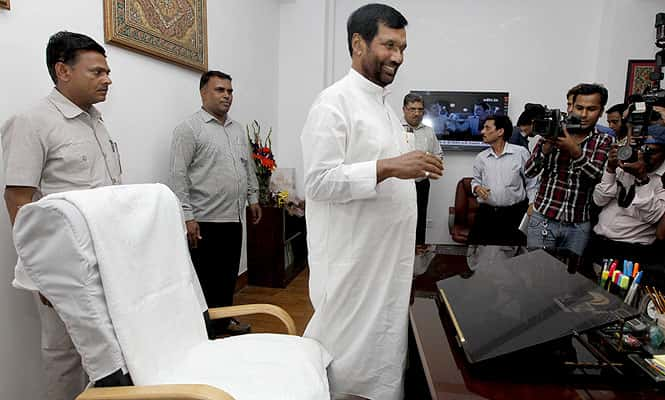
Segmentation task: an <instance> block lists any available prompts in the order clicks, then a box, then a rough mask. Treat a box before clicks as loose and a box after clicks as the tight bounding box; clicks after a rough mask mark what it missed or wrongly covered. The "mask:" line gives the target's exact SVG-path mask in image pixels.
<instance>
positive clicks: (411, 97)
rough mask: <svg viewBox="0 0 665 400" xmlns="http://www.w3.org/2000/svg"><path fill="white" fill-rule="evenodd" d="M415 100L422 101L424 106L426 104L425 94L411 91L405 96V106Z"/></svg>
mask: <svg viewBox="0 0 665 400" xmlns="http://www.w3.org/2000/svg"><path fill="white" fill-rule="evenodd" d="M414 102H418V103H422V105H423V106H424V105H425V100H423V96H421V95H419V94H415V93H409V94H407V95H406V96H404V104H403V106H404V107H406V105H407V104H409V103H414Z"/></svg>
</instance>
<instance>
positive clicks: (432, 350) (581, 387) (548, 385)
mask: <svg viewBox="0 0 665 400" xmlns="http://www.w3.org/2000/svg"><path fill="white" fill-rule="evenodd" d="M464 259H465V257H463V256H450V257H448V258H446V257H439V259H438V260H435V261H434V262H433V263H432V265H431V268H430V269H429V270H428V272H427V273H426V274H425V276H423V277H421V278H419V281H418V282H417V285H416V289H417V291H416V293H417V297H415V299H414V301H413V305H412V306H411V309H410V313H409V318H410V330H411V332H410V334H411V335H412V343H414V346H413V347H412V348H410V349H409V351H410V353H411V354H412V356H414V355H415V356H416V357H415V358H416V359H418V363H419V364H420V366H421V367H422V372H423V374H424V376H425V380H426V384H427V386H428V389H429V394H430V395H431V398H432V399H441V400H443V399H446V400H447V399H511V400H513V399H538V400H540V399H636V398H639V399H663V398H665V392H662V391H661V392H659V391H658V390H656V389H655V388H654V387H653V386H651V385H649V383H648V382H647V381H646V380H643V379H640V378H638V377H636V378H631V379H629V380H627V382H620V381H619V380H618V379H616V377H613V378H609V379H608V376H603V375H600V376H596V377H589V378H588V379H587V377H586V376H582V377H580V376H572V375H571V376H556V377H543V378H544V379H536V380H534V379H533V378H532V377H531V378H525V377H523V376H520V375H519V374H515V376H513V377H511V378H510V379H507V378H487V377H482V376H478V375H477V374H475V373H472V372H471V368H470V366H469V364H468V363H467V361H466V360H465V357H464V354H463V352H462V349H461V348H459V346H458V345H457V342H456V339H455V328H454V327H453V324H452V322H451V320H450V318H449V317H448V315H447V313H446V311H445V307H443V308H439V306H438V304H437V300H436V294H435V292H433V291H430V290H433V288H432V286H431V282H432V281H433V280H434V279H436V275H440V276H441V277H442V279H443V277H445V276H451V275H454V274H455V273H459V272H463V271H464V270H465V268H463V267H462V264H463V260H464ZM446 260H448V261H449V264H450V266H451V269H452V270H454V271H455V272H451V271H450V270H447V268H446ZM466 270H468V268H466ZM488 329H491V327H488ZM412 362H413V359H412ZM512 367H513V366H511V365H509V364H508V365H505V369H510V368H512ZM609 376H611V375H609ZM407 398H410V397H408V396H407Z"/></svg>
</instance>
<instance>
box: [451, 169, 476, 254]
mask: <svg viewBox="0 0 665 400" xmlns="http://www.w3.org/2000/svg"><path fill="white" fill-rule="evenodd" d="M471 180H472V178H470V177H466V178H462V179H460V180H459V182H457V188H456V190H455V208H454V212H455V219H454V223H453V227H452V230H451V232H450V234H451V236H452V238H453V240H455V241H456V242H460V243H466V241H467V239H468V236H469V231H470V230H471V227H472V226H473V223H474V221H475V217H476V212H477V210H478V201H477V200H476V197H475V196H474V195H473V193H471Z"/></svg>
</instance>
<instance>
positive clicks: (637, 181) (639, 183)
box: [635, 176, 649, 186]
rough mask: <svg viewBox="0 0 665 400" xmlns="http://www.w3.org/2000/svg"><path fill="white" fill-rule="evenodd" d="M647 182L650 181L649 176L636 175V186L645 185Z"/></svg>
mask: <svg viewBox="0 0 665 400" xmlns="http://www.w3.org/2000/svg"><path fill="white" fill-rule="evenodd" d="M647 183H649V177H648V176H647V177H645V178H644V179H640V178H637V177H635V186H644V185H646V184H647Z"/></svg>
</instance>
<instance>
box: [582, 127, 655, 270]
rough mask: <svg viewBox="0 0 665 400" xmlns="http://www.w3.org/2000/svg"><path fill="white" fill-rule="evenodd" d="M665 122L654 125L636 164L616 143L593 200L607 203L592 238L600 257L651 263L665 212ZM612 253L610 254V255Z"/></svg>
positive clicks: (592, 250) (599, 203)
mask: <svg viewBox="0 0 665 400" xmlns="http://www.w3.org/2000/svg"><path fill="white" fill-rule="evenodd" d="M663 174H665V126H661V125H651V126H650V127H649V130H648V137H647V140H646V142H645V144H644V146H642V148H641V149H640V151H639V153H638V160H637V161H635V162H632V163H625V162H622V161H619V160H618V158H617V148H616V146H613V148H612V150H611V151H610V153H609V155H608V159H607V167H606V169H605V171H604V173H603V177H602V180H601V182H600V183H599V184H598V185H596V188H595V189H594V191H593V201H594V203H596V204H597V205H598V206H601V207H603V210H602V211H601V213H600V216H599V220H598V224H597V225H596V226H595V227H594V229H593V231H594V234H593V236H592V240H591V246H592V247H591V248H590V251H591V252H592V254H593V256H595V257H596V258H607V257H617V258H622V259H629V260H634V261H639V262H642V263H644V262H651V261H652V260H654V259H656V258H658V257H659V255H658V251H657V249H656V248H655V246H654V245H653V244H654V242H655V241H656V229H657V226H658V223H659V221H660V220H661V218H662V217H663V215H665V188H664V187H663V184H664V181H663ZM610 253H611V254H610ZM660 258H662V254H661V256H660Z"/></svg>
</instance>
